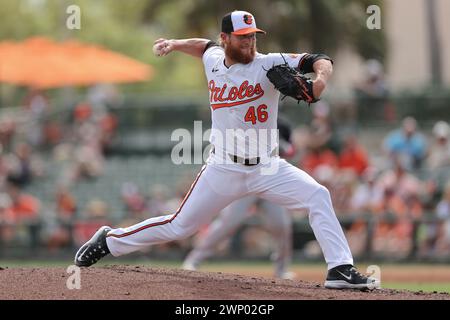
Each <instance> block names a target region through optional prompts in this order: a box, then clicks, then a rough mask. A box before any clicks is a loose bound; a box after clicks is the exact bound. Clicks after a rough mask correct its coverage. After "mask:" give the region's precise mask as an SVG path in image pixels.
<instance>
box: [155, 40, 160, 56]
mask: <svg viewBox="0 0 450 320" xmlns="http://www.w3.org/2000/svg"><path fill="white" fill-rule="evenodd" d="M153 54H154V55H155V56H157V57H160V56H161V49H160V44H159V43H157V44H155V45H154V46H153Z"/></svg>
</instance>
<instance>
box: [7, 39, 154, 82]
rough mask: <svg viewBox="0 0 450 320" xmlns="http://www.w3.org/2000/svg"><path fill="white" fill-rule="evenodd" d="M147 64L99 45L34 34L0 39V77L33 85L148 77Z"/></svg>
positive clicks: (127, 80) (143, 79) (131, 80)
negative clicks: (8, 39) (26, 37)
mask: <svg viewBox="0 0 450 320" xmlns="http://www.w3.org/2000/svg"><path fill="white" fill-rule="evenodd" d="M151 75H152V70H151V67H150V66H148V65H146V64H143V63H141V62H138V61H136V60H133V59H131V58H129V57H126V56H124V55H122V54H119V53H115V52H112V51H109V50H106V49H104V48H101V47H99V46H95V45H87V44H82V43H80V42H77V41H74V40H72V41H68V42H65V43H56V42H53V41H52V40H50V39H47V38H42V37H36V38H31V39H28V40H26V41H24V42H21V43H19V42H11V41H4V42H1V43H0V81H3V82H8V83H13V84H18V85H26V86H31V87H36V88H54V87H62V86H77V85H80V86H86V85H92V84H96V83H121V82H135V81H145V80H148V79H149V78H150V77H151Z"/></svg>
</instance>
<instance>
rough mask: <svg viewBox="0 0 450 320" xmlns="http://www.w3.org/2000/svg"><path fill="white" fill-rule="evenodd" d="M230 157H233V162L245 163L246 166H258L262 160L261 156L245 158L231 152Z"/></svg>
mask: <svg viewBox="0 0 450 320" xmlns="http://www.w3.org/2000/svg"><path fill="white" fill-rule="evenodd" d="M230 158H231V160H233V162H235V163H240V164H243V165H244V166H256V165H258V164H259V162H260V160H261V158H260V157H256V158H253V159H244V158H241V157H238V156H236V155H231V154H230Z"/></svg>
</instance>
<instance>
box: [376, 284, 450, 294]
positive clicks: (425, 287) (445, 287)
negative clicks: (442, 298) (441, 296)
mask: <svg viewBox="0 0 450 320" xmlns="http://www.w3.org/2000/svg"><path fill="white" fill-rule="evenodd" d="M382 287H383V288H386V289H397V290H411V291H420V290H422V291H424V292H433V291H436V292H438V293H440V292H446V293H450V282H439V283H436V282H383V283H382Z"/></svg>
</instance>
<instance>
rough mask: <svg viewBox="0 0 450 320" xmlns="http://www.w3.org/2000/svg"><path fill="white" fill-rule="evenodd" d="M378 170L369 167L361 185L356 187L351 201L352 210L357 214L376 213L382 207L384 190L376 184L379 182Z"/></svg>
mask: <svg viewBox="0 0 450 320" xmlns="http://www.w3.org/2000/svg"><path fill="white" fill-rule="evenodd" d="M377 176H378V173H377V170H376V168H374V167H368V168H367V169H366V170H365V171H364V173H363V175H362V177H361V183H360V184H359V185H358V186H357V187H356V189H355V191H354V193H353V195H352V198H351V200H350V209H351V211H353V212H356V213H363V212H371V213H372V212H374V211H375V209H376V208H377V207H379V206H380V203H381V200H382V197H383V190H382V188H380V186H379V185H377V184H376V183H375V182H376V181H377Z"/></svg>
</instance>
